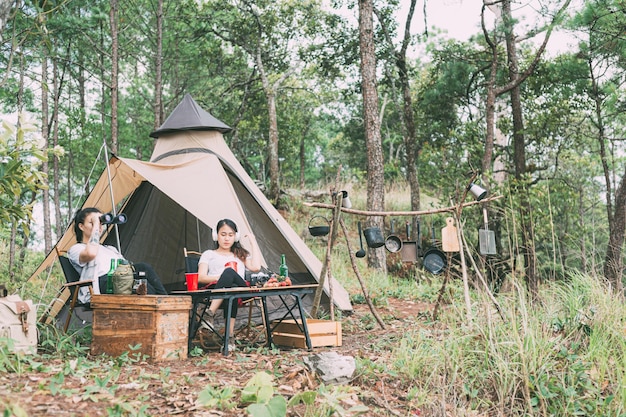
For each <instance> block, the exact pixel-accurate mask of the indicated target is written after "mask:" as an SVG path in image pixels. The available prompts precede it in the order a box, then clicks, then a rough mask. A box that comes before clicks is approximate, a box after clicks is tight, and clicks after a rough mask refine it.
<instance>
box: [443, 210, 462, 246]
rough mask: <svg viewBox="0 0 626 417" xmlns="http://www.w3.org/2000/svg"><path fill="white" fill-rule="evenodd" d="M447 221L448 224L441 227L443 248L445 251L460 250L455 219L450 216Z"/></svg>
mask: <svg viewBox="0 0 626 417" xmlns="http://www.w3.org/2000/svg"><path fill="white" fill-rule="evenodd" d="M446 223H447V224H446V226H445V227H444V228H443V229H441V249H443V251H444V252H458V251H459V250H460V249H459V235H458V234H457V232H456V226H455V225H454V219H453V218H452V217H448V218H447V219H446Z"/></svg>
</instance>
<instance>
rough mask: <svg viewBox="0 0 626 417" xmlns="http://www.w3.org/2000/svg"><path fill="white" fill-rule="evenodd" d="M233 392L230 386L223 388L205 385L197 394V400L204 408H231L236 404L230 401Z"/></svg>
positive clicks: (233, 394)
mask: <svg viewBox="0 0 626 417" xmlns="http://www.w3.org/2000/svg"><path fill="white" fill-rule="evenodd" d="M234 396H235V393H234V391H233V388H232V387H226V388H224V389H217V388H213V387H212V386H207V387H206V388H205V389H203V390H202V391H200V394H198V402H199V403H200V404H201V405H202V406H204V407H206V408H217V409H219V410H231V409H233V408H235V406H236V404H235V402H234V401H232V399H233V397H234Z"/></svg>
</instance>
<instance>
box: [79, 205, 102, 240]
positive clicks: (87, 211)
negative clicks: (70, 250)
mask: <svg viewBox="0 0 626 417" xmlns="http://www.w3.org/2000/svg"><path fill="white" fill-rule="evenodd" d="M91 213H102V212H101V211H100V210H99V209H97V208H95V207H87V208H84V209H82V210H79V211H78V213H76V216H74V233H75V234H76V241H77V242H78V243H82V242H83V231H82V230H80V227H78V225H79V224H83V223H85V219H86V218H87V216H89V215H90V214H91Z"/></svg>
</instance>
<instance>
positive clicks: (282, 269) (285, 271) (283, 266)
mask: <svg viewBox="0 0 626 417" xmlns="http://www.w3.org/2000/svg"><path fill="white" fill-rule="evenodd" d="M278 274H279V275H280V276H282V277H287V276H289V268H287V262H286V261H285V254H284V253H283V254H282V255H280V266H279V267H278Z"/></svg>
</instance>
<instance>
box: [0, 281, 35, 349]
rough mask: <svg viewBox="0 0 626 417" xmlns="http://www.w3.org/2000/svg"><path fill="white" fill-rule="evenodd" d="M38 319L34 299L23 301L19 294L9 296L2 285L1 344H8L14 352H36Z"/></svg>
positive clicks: (0, 295) (0, 292)
mask: <svg viewBox="0 0 626 417" xmlns="http://www.w3.org/2000/svg"><path fill="white" fill-rule="evenodd" d="M36 321H37V313H36V311H35V309H34V308H33V302H32V300H26V301H23V300H22V299H21V298H20V296H19V295H17V294H14V295H8V296H7V290H6V288H5V287H4V285H0V345H8V346H9V347H10V348H12V350H13V351H14V352H26V353H36V352H37V324H36ZM9 339H12V343H8V342H9Z"/></svg>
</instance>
